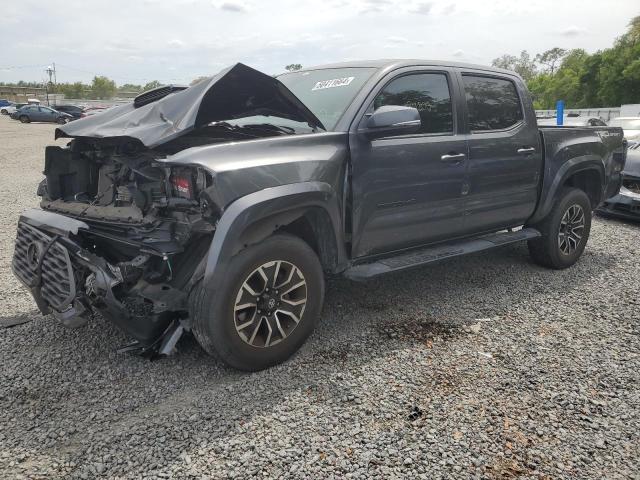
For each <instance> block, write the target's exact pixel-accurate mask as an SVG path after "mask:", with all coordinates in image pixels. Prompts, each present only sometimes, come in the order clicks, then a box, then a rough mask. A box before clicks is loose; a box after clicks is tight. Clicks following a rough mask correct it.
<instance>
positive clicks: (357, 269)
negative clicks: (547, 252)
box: [344, 228, 540, 281]
mask: <svg viewBox="0 0 640 480" xmlns="http://www.w3.org/2000/svg"><path fill="white" fill-rule="evenodd" d="M539 236H540V232H539V231H538V230H536V229H535V228H523V229H521V230H518V231H517V232H499V233H492V234H490V235H484V236H482V237H474V238H471V239H467V240H459V241H456V242H450V243H445V244H440V245H436V246H433V247H427V248H423V249H420V250H411V251H409V252H404V253H402V254H400V255H396V256H394V257H387V258H382V259H380V260H376V261H374V262H371V263H363V264H360V265H354V266H352V267H350V268H348V269H347V270H346V271H345V272H344V276H345V277H347V278H349V279H351V280H355V281H364V280H369V279H371V278H374V277H377V276H378V275H383V274H385V273H391V272H397V271H400V270H406V269H408V268H414V267H420V266H422V265H428V264H430V263H435V262H439V261H441V260H445V259H447V258H453V257H459V256H462V255H467V254H469V253H476V252H481V251H483V250H489V249H491V248H495V247H500V246H502V245H507V244H509V243H516V242H521V241H523V240H530V239H532V238H537V237H539Z"/></svg>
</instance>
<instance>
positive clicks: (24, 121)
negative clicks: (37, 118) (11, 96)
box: [20, 115, 31, 123]
mask: <svg viewBox="0 0 640 480" xmlns="http://www.w3.org/2000/svg"><path fill="white" fill-rule="evenodd" d="M20 121H21V122H22V123H29V122H30V121H31V120H29V117H27V116H26V115H20Z"/></svg>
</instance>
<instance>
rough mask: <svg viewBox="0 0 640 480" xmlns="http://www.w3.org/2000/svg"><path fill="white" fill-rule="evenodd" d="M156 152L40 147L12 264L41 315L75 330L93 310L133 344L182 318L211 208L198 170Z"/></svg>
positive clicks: (84, 143)
mask: <svg viewBox="0 0 640 480" xmlns="http://www.w3.org/2000/svg"><path fill="white" fill-rule="evenodd" d="M161 158H162V154H161V153H159V152H154V151H151V150H149V149H147V148H144V147H143V146H142V145H140V144H138V143H136V142H132V141H114V142H105V141H101V142H94V141H88V140H74V141H72V142H71V143H70V145H69V147H67V148H60V147H48V148H47V150H46V155H45V171H44V174H45V176H46V178H45V180H43V182H42V183H41V184H40V186H39V188H38V194H39V195H40V196H41V203H40V206H41V209H33V210H29V211H27V212H25V213H24V214H23V215H22V216H21V218H20V220H19V224H18V233H17V238H16V245H15V253H14V257H13V263H12V266H13V271H14V273H15V275H16V276H17V277H18V278H19V279H20V281H21V282H22V283H24V284H25V285H26V286H27V287H28V288H29V290H30V291H31V293H32V295H33V297H34V299H35V301H36V303H37V305H38V307H39V309H40V311H41V312H42V313H43V314H47V313H52V314H53V315H54V316H55V317H56V318H57V319H59V320H60V321H61V322H62V323H63V324H64V325H65V326H68V327H78V326H81V325H84V324H85V323H86V322H87V321H89V320H90V319H91V317H92V316H93V314H94V313H95V312H100V313H101V314H102V315H103V316H104V317H106V318H108V319H109V320H111V321H112V322H113V323H115V324H116V325H118V326H119V327H120V328H121V329H122V330H123V331H124V332H125V333H127V334H128V335H130V336H131V337H133V338H134V339H135V340H136V341H137V342H139V345H140V347H141V348H143V349H144V348H151V347H153V346H157V345H158V344H159V343H160V342H161V340H162V339H163V337H164V336H166V335H167V333H168V332H171V331H172V329H175V326H176V325H177V324H178V322H179V321H180V320H181V319H184V318H186V317H187V316H188V307H187V297H188V291H189V287H190V282H191V281H192V280H193V276H194V274H195V273H196V270H197V269H198V266H199V264H200V262H201V260H202V259H203V258H204V256H205V255H206V252H207V250H208V247H209V245H210V242H211V238H212V235H213V232H214V230H215V222H216V221H217V218H218V216H219V211H218V209H217V207H216V206H215V202H214V201H212V200H211V199H210V198H209V197H208V195H207V188H208V186H209V185H210V183H211V178H210V176H209V174H208V173H207V172H205V171H204V170H203V169H201V168H198V167H186V166H171V165H168V164H166V163H163V162H162V161H161Z"/></svg>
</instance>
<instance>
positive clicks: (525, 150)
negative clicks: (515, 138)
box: [517, 147, 536, 155]
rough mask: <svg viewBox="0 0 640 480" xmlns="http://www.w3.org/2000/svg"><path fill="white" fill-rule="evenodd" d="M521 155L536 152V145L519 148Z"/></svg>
mask: <svg viewBox="0 0 640 480" xmlns="http://www.w3.org/2000/svg"><path fill="white" fill-rule="evenodd" d="M517 152H518V153H519V154H520V155H529V154H531V153H536V149H535V148H534V147H522V148H519V149H518V150H517Z"/></svg>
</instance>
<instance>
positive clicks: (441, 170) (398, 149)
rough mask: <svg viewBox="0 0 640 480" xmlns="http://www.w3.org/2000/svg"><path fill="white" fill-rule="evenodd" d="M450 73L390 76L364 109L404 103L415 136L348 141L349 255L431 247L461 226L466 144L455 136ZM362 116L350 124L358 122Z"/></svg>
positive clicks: (456, 109) (426, 71) (455, 233)
mask: <svg viewBox="0 0 640 480" xmlns="http://www.w3.org/2000/svg"><path fill="white" fill-rule="evenodd" d="M457 88H458V86H457V83H456V81H455V75H454V72H452V71H448V70H447V69H444V70H440V69H439V70H429V69H421V70H418V71H415V70H412V71H403V72H398V73H396V74H394V75H393V76H391V75H390V78H389V79H388V80H387V81H386V82H384V83H382V86H381V87H380V88H379V89H378V90H377V91H374V92H373V93H372V95H371V96H370V97H369V99H368V104H367V105H365V108H366V110H365V112H366V113H371V112H373V111H375V109H376V108H379V107H381V106H383V105H402V106H411V107H415V108H416V109H418V111H419V112H420V117H421V121H422V126H421V129H420V131H419V132H417V133H415V134H411V135H399V136H389V137H384V138H377V139H374V140H370V139H368V138H366V137H365V136H363V135H359V134H357V133H356V134H354V135H352V140H351V159H352V163H351V169H352V170H351V176H352V187H353V197H352V202H353V215H352V232H353V235H352V254H353V256H354V257H364V256H368V255H375V254H381V253H385V252H390V251H393V250H399V249H403V248H407V247H412V246H417V245H422V244H426V243H432V242H437V241H439V240H443V239H449V238H451V237H455V236H458V235H460V233H461V231H462V228H463V222H462V219H463V213H464V193H465V188H466V186H465V170H466V165H467V163H466V158H467V157H466V155H467V142H466V139H465V136H464V135H462V134H460V133H458V129H457V128H458V124H459V123H460V121H459V118H458V116H457V115H458V112H459V110H460V108H459V105H456V104H455V103H456V102H455V101H452V99H455V98H459V97H458V95H457V93H456V92H457ZM366 119H367V115H366V114H365V115H363V116H362V119H360V121H359V122H357V124H358V125H359V126H361V125H364V122H366Z"/></svg>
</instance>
